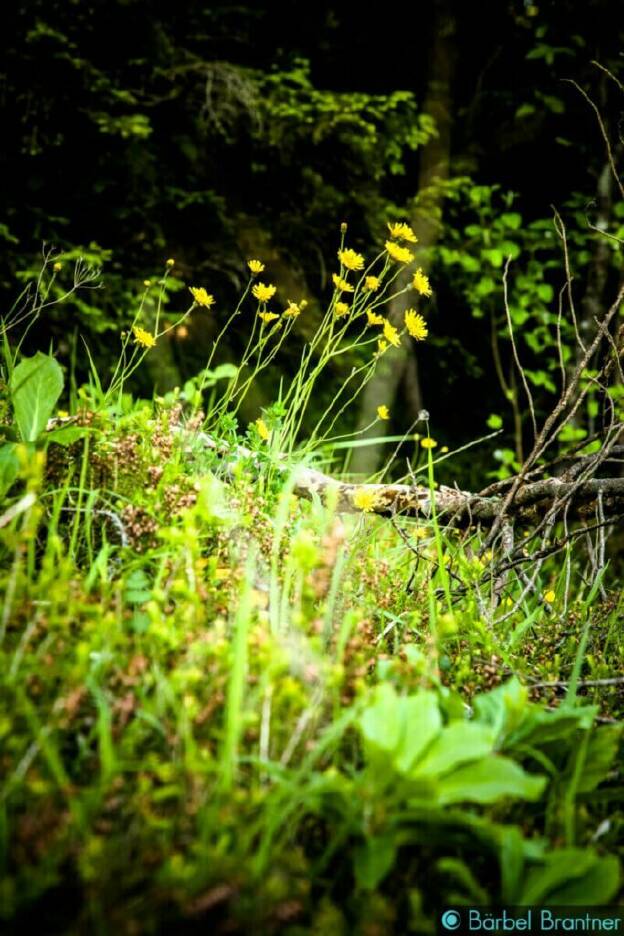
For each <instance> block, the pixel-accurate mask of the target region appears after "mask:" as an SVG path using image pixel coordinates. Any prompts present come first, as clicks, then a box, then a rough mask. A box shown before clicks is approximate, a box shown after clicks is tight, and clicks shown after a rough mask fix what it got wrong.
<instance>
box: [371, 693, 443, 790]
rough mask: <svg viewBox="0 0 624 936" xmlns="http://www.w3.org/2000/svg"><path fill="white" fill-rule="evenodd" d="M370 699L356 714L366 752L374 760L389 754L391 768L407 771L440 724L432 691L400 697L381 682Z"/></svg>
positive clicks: (435, 733) (440, 720) (436, 733)
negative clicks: (360, 712)
mask: <svg viewBox="0 0 624 936" xmlns="http://www.w3.org/2000/svg"><path fill="white" fill-rule="evenodd" d="M373 699H374V701H373V702H372V704H370V705H368V706H367V707H366V708H365V710H364V711H363V713H362V714H361V716H360V718H359V727H360V731H361V732H362V735H363V738H364V744H365V747H366V748H367V752H368V754H369V756H372V758H373V759H376V760H379V756H380V755H382V757H383V758H385V759H386V760H387V759H388V755H389V759H390V766H392V767H393V768H394V770H395V771H398V772H399V773H408V772H409V771H410V770H411V768H412V767H413V765H414V764H415V763H416V761H417V760H418V758H419V757H420V756H421V755H422V754H423V753H424V751H425V750H426V748H427V747H428V746H429V744H430V743H431V742H432V741H433V739H434V738H435V737H436V735H438V734H439V732H440V729H441V727H442V718H441V715H440V710H439V707H438V700H437V698H436V695H435V693H433V692H424V691H423V692H419V693H417V694H416V695H413V696H407V697H400V696H397V694H396V692H395V690H394V688H393V687H392V686H390V685H389V684H388V683H382V684H381V685H380V686H377V687H376V688H375V691H374V693H373Z"/></svg>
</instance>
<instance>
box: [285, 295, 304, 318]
mask: <svg viewBox="0 0 624 936" xmlns="http://www.w3.org/2000/svg"><path fill="white" fill-rule="evenodd" d="M284 315H288V316H290V318H297V316H298V315H301V305H297V303H296V302H293V301H292V299H289V300H288V307H287V308H286V309H284Z"/></svg>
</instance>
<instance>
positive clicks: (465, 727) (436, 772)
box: [411, 721, 496, 777]
mask: <svg viewBox="0 0 624 936" xmlns="http://www.w3.org/2000/svg"><path fill="white" fill-rule="evenodd" d="M495 740H496V730H495V729H494V728H493V727H492V726H491V725H478V724H475V723H474V722H466V721H455V722H451V724H450V725H449V726H448V728H445V729H444V730H443V732H442V734H440V735H438V737H437V738H436V739H435V740H434V742H433V744H431V746H430V747H429V750H428V751H427V753H426V755H425V757H424V759H423V760H421V761H420V763H419V764H417V765H416V767H415V768H414V770H413V772H412V774H411V776H413V777H416V776H418V777H422V776H428V777H435V776H443V775H444V774H447V773H450V771H451V770H454V769H455V768H456V767H459V765H460V764H467V763H470V761H475V760H479V759H480V758H481V757H485V755H486V754H489V753H490V752H491V751H492V748H493V746H494V742H495Z"/></svg>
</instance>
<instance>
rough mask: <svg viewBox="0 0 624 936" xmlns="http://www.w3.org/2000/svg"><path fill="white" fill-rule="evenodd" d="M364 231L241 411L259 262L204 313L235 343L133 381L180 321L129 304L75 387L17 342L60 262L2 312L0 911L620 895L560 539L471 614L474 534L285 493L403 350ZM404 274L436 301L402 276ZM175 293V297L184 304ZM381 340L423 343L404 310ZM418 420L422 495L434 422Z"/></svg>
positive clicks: (177, 922) (587, 900)
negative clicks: (241, 334) (529, 578)
mask: <svg viewBox="0 0 624 936" xmlns="http://www.w3.org/2000/svg"><path fill="white" fill-rule="evenodd" d="M392 233H393V237H392V240H391V241H390V242H389V243H390V244H391V245H392V246H391V247H390V248H388V247H386V250H385V251H384V252H383V253H382V254H381V255H380V256H379V257H378V258H377V259H376V260H375V261H374V262H373V264H372V265H371V266H370V267H366V268H365V267H364V261H363V258H360V257H359V255H357V254H355V253H354V252H353V251H348V250H347V249H345V248H344V244H342V245H341V251H343V253H342V255H341V267H340V272H339V273H338V274H336V277H337V281H336V278H335V287H336V288H335V291H334V292H333V295H332V298H331V301H330V303H329V305H328V308H327V312H326V313H325V314H324V316H322V317H321V319H320V321H319V323H317V325H318V327H317V329H316V331H315V333H314V337H312V338H311V339H310V340H309V341H308V342H307V344H305V346H304V348H303V351H302V357H301V366H300V369H299V371H298V377H297V379H296V380H295V381H294V382H293V384H292V385H290V386H289V387H287V388H285V387H283V386H280V387H279V390H278V393H277V402H276V403H275V404H274V406H273V407H272V408H271V409H270V410H269V411H267V412H265V413H263V414H262V415H261V416H259V418H258V420H257V421H256V422H255V423H253V424H252V425H251V426H249V427H248V428H247V429H246V430H244V428H241V427H240V426H239V425H238V423H237V420H236V416H237V413H238V412H239V409H240V402H241V399H242V398H243V397H244V395H245V393H246V392H247V389H248V388H249V386H250V385H251V383H252V382H253V380H254V379H255V378H256V377H257V375H258V374H259V373H260V371H261V370H262V369H263V368H267V367H270V364H271V360H272V355H273V354H274V353H275V349H276V347H278V346H279V344H280V343H282V342H283V341H285V340H287V339H288V336H289V334H290V329H291V323H292V322H294V321H295V319H296V318H297V317H298V315H299V314H301V312H302V310H303V309H304V308H305V306H304V303H302V302H301V301H298V302H293V301H291V302H289V304H288V305H287V306H286V308H285V310H284V312H283V313H282V314H281V315H278V314H277V313H275V312H273V311H272V309H269V307H268V303H269V302H270V301H271V300H272V299H273V293H274V287H272V286H271V285H267V284H263V283H261V282H258V280H257V276H258V275H259V274H260V273H261V270H260V267H261V266H262V265H261V264H260V262H259V261H255V262H253V263H251V264H250V271H251V274H252V275H251V276H250V280H249V284H248V287H247V290H246V292H245V295H244V296H243V299H242V300H241V304H240V305H239V307H238V308H237V309H236V310H234V311H233V313H232V315H231V317H230V319H229V320H227V322H229V324H231V323H232V322H234V321H236V323H237V327H238V323H239V322H240V321H241V320H242V319H241V316H243V315H244V314H248V312H247V310H248V308H249V303H250V302H254V300H255V312H254V313H253V314H254V318H253V322H252V325H251V326H250V338H249V344H248V348H247V351H246V352H245V356H244V358H243V361H242V362H241V363H240V365H239V366H238V367H232V366H231V365H220V364H219V358H218V344H216V345H215V349H214V352H216V357H215V359H214V360H212V359H211V360H210V361H209V362H208V363H207V366H206V369H205V370H204V371H203V372H202V373H201V374H200V375H198V376H197V378H195V379H194V380H193V381H189V383H188V384H187V385H186V387H185V388H183V389H182V390H181V391H179V392H176V393H172V394H168V395H167V396H164V397H157V398H155V399H154V400H153V401H145V400H136V399H133V398H132V396H131V395H130V393H129V389H128V388H129V386H131V385H130V384H129V383H128V381H129V380H130V378H131V376H132V373H133V372H134V370H135V369H136V368H137V367H139V366H140V364H141V361H142V359H143V357H144V355H145V354H146V353H149V351H150V348H151V347H153V345H154V343H156V342H157V341H158V340H160V339H161V338H162V335H163V334H164V333H165V331H166V329H170V328H174V327H179V326H180V322H181V319H178V320H172V321H168V322H166V323H165V324H164V325H163V324H162V321H161V319H160V318H159V315H158V314H157V316H156V320H155V321H154V322H152V324H151V326H150V325H149V323H147V322H145V321H142V319H141V313H140V307H139V313H138V314H137V317H136V318H135V319H134V320H133V321H132V322H131V323H130V324H129V327H128V330H127V332H126V334H125V335H124V336H123V337H122V350H121V354H120V359H119V366H118V368H117V370H116V371H115V372H114V373H113V374H112V375H106V379H104V377H105V375H98V374H97V372H96V371H95V368H93V369H92V372H91V378H90V380H89V381H88V382H87V384H85V385H84V386H82V387H77V386H76V384H75V381H73V380H68V379H66V375H65V374H64V373H63V371H62V369H61V367H60V366H59V364H58V363H57V362H56V361H55V359H54V357H53V356H52V355H49V354H43V353H38V354H37V355H35V356H34V357H24V356H23V355H22V353H21V341H22V337H21V336H23V334H24V330H28V329H30V328H31V327H32V326H34V325H36V323H37V321H38V319H39V318H40V317H41V315H42V314H43V313H44V311H45V307H46V296H47V292H46V289H47V290H48V292H49V282H50V279H49V277H51V278H52V279H54V278H55V277H57V276H58V275H59V274H60V273H61V272H62V270H61V264H60V261H59V260H55V261H54V265H53V266H52V260H53V259H54V258H52V260H50V266H51V269H50V267H48V268H47V269H46V270H44V272H43V273H42V275H41V278H40V280H39V283H38V284H37V287H36V289H35V290H34V292H31V293H30V294H28V295H26V296H25V297H23V298H22V300H21V304H18V306H16V309H14V310H13V313H12V317H8V319H7V320H6V321H5V325H4V329H3V341H4V365H3V373H2V378H3V385H2V387H3V399H2V410H3V414H4V415H3V420H2V421H3V423H4V425H3V427H2V428H3V433H4V436H5V443H4V446H3V447H2V448H1V449H0V480H1V482H2V484H1V487H2V498H3V500H2V508H1V514H0V582H1V591H2V595H3V602H2V615H1V619H0V697H1V709H0V773H1V775H2V778H3V782H2V793H1V798H0V864H1V868H2V872H1V878H0V919H2V921H3V927H5V928H6V930H5V929H3V931H8V932H10V931H12V929H13V928H14V929H15V932H27V931H33V932H34V931H38V932H45V933H50V934H52V933H82V932H85V933H87V932H88V933H109V932H110V933H112V932H118V933H128V934H135V933H156V932H176V933H177V932H182V933H185V932H200V931H201V932H206V931H209V932H215V933H218V932H223V933H226V932H227V933H232V932H240V933H250V932H253V933H277V932H283V933H289V934H298V933H319V934H321V933H323V934H330V933H331V934H341V933H344V934H350V933H361V934H366V936H374V934H386V933H393V932H395V933H405V932H414V933H433V932H434V925H435V924H434V920H435V917H436V914H437V913H438V912H439V911H440V910H441V909H443V908H444V907H445V906H446V905H450V904H453V905H456V904H462V903H468V904H479V905H495V904H509V905H522V904H527V905H530V904H563V905H570V904H586V905H592V904H607V903H609V902H614V901H615V900H616V899H617V895H618V893H619V888H620V864H619V857H618V855H619V853H620V852H621V842H622V830H623V826H624V812H623V811H622V808H621V790H622V782H623V781H622V768H621V759H619V758H618V746H619V741H620V723H619V722H618V720H617V719H618V718H619V717H620V716H621V714H622V711H621V709H622V695H621V688H622V687H621V684H619V683H618V681H617V680H610V678H609V677H612V676H613V674H614V673H615V674H617V673H621V671H622V664H623V653H624V651H623V646H622V638H621V614H622V597H621V594H620V593H619V591H618V590H617V589H616V583H615V582H614V581H612V580H610V579H609V569H608V567H607V569H606V571H604V570H603V572H602V573H601V575H600V577H599V578H598V579H597V580H595V581H593V582H592V581H587V579H586V577H585V576H584V565H583V558H582V556H581V554H580V551H579V552H577V551H570V550H569V551H568V552H567V554H566V562H565V563H564V562H563V561H562V560H561V558H560V556H554V557H553V558H552V559H550V560H548V561H547V562H546V563H545V565H544V566H543V568H542V571H541V574H540V579H539V581H538V582H537V584H536V587H535V588H534V589H533V590H532V591H530V592H529V593H528V594H527V595H526V596H525V598H524V599H523V600H522V602H521V603H520V605H519V606H518V607H516V604H517V602H516V598H517V595H518V594H519V593H520V591H521V583H518V581H517V580H516V579H515V578H511V579H510V580H509V583H508V585H507V586H506V591H505V593H504V594H503V595H502V596H500V605H499V609H498V611H497V612H496V613H495V614H494V616H493V618H492V619H488V620H486V619H485V618H484V616H483V614H482V608H481V607H480V602H479V596H478V593H475V590H474V588H473V587H472V586H473V585H474V583H475V582H480V581H486V580H487V569H488V563H489V561H490V558H491V556H489V554H488V552H487V550H485V551H484V550H483V549H482V546H483V541H484V538H483V535H482V534H481V533H480V532H479V531H478V530H475V529H468V530H457V529H452V528H445V527H444V526H442V525H441V524H439V523H438V522H437V520H436V517H435V514H433V515H429V516H427V517H422V518H421V519H419V520H417V521H414V520H407V519H405V520H402V519H401V518H396V521H394V522H392V523H390V522H389V521H388V520H387V519H384V518H379V517H377V516H375V515H374V514H373V513H371V512H370V508H371V506H373V505H372V504H371V503H369V502H368V501H367V500H366V498H363V499H362V498H360V500H359V502H358V500H357V498H354V507H356V508H357V507H359V508H360V512H354V513H351V514H343V513H340V512H338V510H337V506H336V503H335V502H333V501H332V496H331V494H330V495H329V496H328V497H327V498H321V497H318V496H316V495H314V494H313V495H312V496H311V497H310V498H309V499H305V498H301V497H299V496H296V495H295V477H296V470H297V467H298V466H299V465H301V464H309V463H314V464H316V465H319V464H323V463H325V464H327V463H328V462H329V461H331V463H332V466H333V470H334V471H335V472H336V471H337V470H338V469H337V468H336V465H337V464H338V465H339V464H340V463H339V462H338V459H339V457H340V458H341V457H342V454H343V453H344V451H345V448H344V445H343V446H342V447H337V448H332V442H331V439H332V433H333V432H334V431H335V428H334V427H335V424H336V421H337V416H338V415H339V413H340V412H341V408H342V407H344V406H345V405H348V404H349V402H350V401H351V400H352V399H353V397H354V396H355V395H356V393H357V390H358V388H359V387H361V385H362V384H363V382H365V381H366V380H367V379H368V376H369V374H370V373H371V372H372V369H373V368H374V363H375V359H376V356H378V355H379V354H383V353H384V349H385V347H387V343H388V342H390V343H395V342H396V341H400V340H401V336H400V335H399V333H398V331H397V329H396V328H395V327H394V326H393V325H391V324H390V323H389V322H388V321H387V320H386V319H385V318H384V317H383V315H382V314H381V306H382V303H383V302H385V301H387V299H388V297H389V295H391V293H392V288H393V286H392V284H393V282H394V281H395V279H396V277H397V274H398V271H399V269H401V268H402V266H403V265H404V264H407V263H409V262H410V259H411V258H412V255H411V254H410V252H409V247H408V246H404V245H401V243H400V242H401V240H402V239H403V240H404V241H405V242H406V243H407V244H408V245H409V241H410V237H409V228H407V227H406V226H405V225H400V226H398V227H395V229H394V231H393V232H392ZM343 234H344V232H343ZM172 265H173V263H172V262H170V263H169V266H168V268H167V270H166V272H165V274H164V277H163V280H162V284H163V285H162V287H161V288H165V284H166V279H167V276H168V275H169V272H170V270H171V267H172ZM352 273H355V274H356V277H355V279H353V277H352V276H351V274H352ZM90 276H91V273H90V272H89V271H86V270H85V269H82V268H80V267H79V268H78V269H77V270H76V272H75V278H74V285H73V286H72V289H73V288H80V287H81V285H84V281H85V277H87V278H88V277H90ZM367 278H368V280H367ZM147 288H153V287H152V286H151V284H150V285H149V286H148V287H146V289H147ZM410 288H412V289H413V288H415V289H416V290H417V292H418V293H420V295H421V296H422V297H424V298H426V296H427V295H428V294H429V293H430V287H429V284H428V281H427V279H426V277H424V274H422V273H418V272H417V273H416V274H415V275H414V278H413V280H412V282H411V286H410ZM272 290H273V292H272ZM192 292H193V305H192V306H191V307H190V309H189V310H188V311H187V312H186V313H185V315H184V316H182V318H184V317H186V315H188V314H190V313H193V314H197V312H201V313H202V314H211V307H212V306H213V304H214V299H213V297H212V296H210V295H209V294H208V293H207V292H206V291H205V290H203V289H201V288H193V290H192ZM345 298H346V300H347V301H345ZM55 301H56V300H55ZM226 319H227V317H226ZM18 326H19V327H18ZM20 329H21V331H20ZM405 331H406V333H407V332H409V334H410V335H411V336H412V337H414V338H415V339H416V340H424V339H425V338H426V337H427V326H426V325H425V322H424V319H423V318H422V316H421V315H420V313H417V312H416V311H415V310H414V311H413V316H412V317H411V318H406V322H405ZM383 333H385V337H384V335H383ZM222 334H223V332H222ZM16 336H17V337H16ZM354 348H355V349H356V350H357V353H358V354H360V355H362V356H361V358H360V359H359V363H357V364H356V365H355V366H354V369H353V379H352V381H350V384H349V386H347V387H343V388H342V389H341V391H340V393H339V394H338V395H337V397H336V399H335V403H334V407H333V409H332V410H331V412H328V413H326V414H324V417H323V418H322V419H321V421H319V425H318V427H317V431H316V432H315V433H314V434H313V436H312V437H311V438H307V439H302V438H301V437H300V427H301V417H302V413H303V411H304V410H305V407H306V406H307V404H308V403H309V401H310V399H311V397H312V395H313V392H314V386H315V383H316V382H317V381H318V380H322V377H323V368H324V367H325V365H326V364H327V362H328V361H329V360H330V358H331V357H332V356H333V355H339V354H343V353H350V352H351V351H353V349H354ZM85 353H87V352H85ZM366 354H367V355H368V356H366ZM213 357H214V353H213ZM219 367H221V369H219ZM63 394H65V396H63ZM61 402H63V403H64V404H65V405H66V406H67V407H68V409H67V410H66V411H59V409H58V405H59V403H61ZM378 415H379V418H380V419H383V418H385V417H386V415H387V414H386V412H385V408H384V407H383V402H382V401H380V412H379V414H378ZM423 441H424V442H425V445H424V446H423V447H422V449H421V451H422V453H423V455H424V457H425V466H424V467H425V468H426V469H427V471H426V472H425V483H428V484H429V485H430V489H431V491H432V492H433V491H434V490H435V486H436V471H437V467H436V457H435V456H436V451H435V440H434V439H433V438H432V437H431V435H430V433H429V427H428V424H427V431H426V433H425V434H424V440H423ZM343 443H344V440H343ZM346 450H347V451H348V449H346ZM451 464H452V461H451ZM406 531H407V532H408V533H409V536H410V538H412V541H414V542H416V543H417V545H418V549H417V554H415V553H414V551H413V550H410V549H409V548H407V546H406V541H405V536H406ZM458 582H459V584H460V585H461V586H462V588H460V589H458V588H457V583H458ZM509 608H512V609H513V613H512V614H511V615H509V613H508V611H509ZM44 919H45V921H46V923H45V928H44V929H43V930H42V929H40V928H39V927H40V925H41V921H42V920H44Z"/></svg>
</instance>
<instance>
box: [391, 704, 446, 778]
mask: <svg viewBox="0 0 624 936" xmlns="http://www.w3.org/2000/svg"><path fill="white" fill-rule="evenodd" d="M400 702H401V723H402V729H403V730H402V734H401V740H400V744H399V748H398V750H397V752H396V756H395V760H394V763H395V767H396V769H397V770H398V771H399V772H400V773H405V774H407V773H409V772H410V771H411V769H412V767H413V766H414V765H415V764H416V762H417V761H418V760H419V758H420V757H422V755H423V753H424V752H425V751H426V750H427V748H428V747H429V745H430V744H431V742H432V741H433V739H434V738H435V737H436V736H437V735H438V734H439V732H440V729H441V727H442V717H441V715H440V708H439V705H438V699H437V696H436V695H435V693H433V692H419V693H418V694H417V695H415V696H407V697H405V698H402V699H400Z"/></svg>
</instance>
